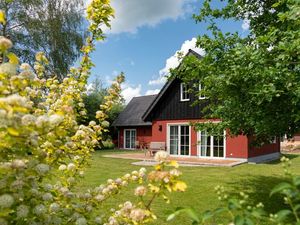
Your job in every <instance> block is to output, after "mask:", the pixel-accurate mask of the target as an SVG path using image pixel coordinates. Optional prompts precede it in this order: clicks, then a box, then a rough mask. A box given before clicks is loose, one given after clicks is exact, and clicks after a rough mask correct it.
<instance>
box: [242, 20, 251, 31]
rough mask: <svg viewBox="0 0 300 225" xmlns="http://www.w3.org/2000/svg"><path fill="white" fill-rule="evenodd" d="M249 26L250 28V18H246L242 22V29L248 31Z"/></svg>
mask: <svg viewBox="0 0 300 225" xmlns="http://www.w3.org/2000/svg"><path fill="white" fill-rule="evenodd" d="M249 28H250V20H248V19H244V20H243V24H242V29H243V30H245V31H246V30H249Z"/></svg>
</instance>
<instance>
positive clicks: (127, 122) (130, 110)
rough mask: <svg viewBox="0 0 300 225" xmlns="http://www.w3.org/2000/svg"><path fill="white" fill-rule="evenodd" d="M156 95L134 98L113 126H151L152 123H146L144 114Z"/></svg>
mask: <svg viewBox="0 0 300 225" xmlns="http://www.w3.org/2000/svg"><path fill="white" fill-rule="evenodd" d="M155 97H156V95H146V96H140V97H134V98H132V100H131V101H130V102H129V103H128V105H127V106H126V107H125V109H124V110H123V111H122V112H121V113H120V114H119V116H118V118H117V119H116V120H115V121H114V122H113V124H112V125H113V126H116V127H123V126H151V124H152V123H151V122H144V120H143V119H142V116H143V114H144V113H145V112H146V110H147V109H148V108H149V106H150V105H151V103H152V102H153V100H154V99H155Z"/></svg>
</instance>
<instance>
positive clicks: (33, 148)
mask: <svg viewBox="0 0 300 225" xmlns="http://www.w3.org/2000/svg"><path fill="white" fill-rule="evenodd" d="M112 15H113V10H112V8H111V7H110V5H109V1H108V0H93V1H91V3H90V5H89V6H88V10H87V18H88V19H89V21H90V27H89V31H90V32H91V36H90V37H88V38H87V40H86V45H85V46H84V47H83V48H82V52H83V57H82V61H81V63H80V66H79V68H71V70H70V74H69V75H68V77H67V78H65V79H64V80H63V81H62V82H61V83H60V82H59V81H58V80H57V79H56V78H55V77H54V78H50V79H47V80H45V79H43V77H45V76H44V74H45V73H48V71H47V70H46V67H47V64H48V60H47V59H46V58H45V56H44V54H43V53H38V54H37V55H36V63H35V65H34V67H33V68H32V67H31V66H30V65H28V64H20V63H19V60H18V57H17V56H16V55H14V54H13V53H11V52H10V51H9V50H10V48H11V47H12V45H13V43H12V42H11V41H10V40H9V39H7V38H5V37H0V55H1V57H2V62H1V64H0V225H7V224H31V225H42V224H76V225H85V224H145V223H147V222H150V221H152V220H154V219H155V218H156V217H155V215H154V214H153V213H152V211H151V205H152V203H153V200H154V199H155V198H157V197H163V198H164V199H166V200H167V199H168V197H167V192H172V191H184V190H185V188H186V185H185V183H184V182H182V181H180V180H179V176H180V172H179V171H178V170H177V167H178V166H177V164H176V163H175V162H167V161H166V158H163V157H160V160H159V164H158V165H157V166H156V167H155V170H154V171H152V172H150V173H149V174H148V175H147V174H146V170H145V169H140V170H139V171H133V172H132V173H129V174H126V175H124V176H123V177H120V178H117V179H114V180H112V179H110V180H108V181H107V183H106V184H103V185H100V186H98V187H96V188H95V189H89V190H81V191H78V188H76V184H77V183H78V182H77V181H78V179H80V178H81V177H82V176H84V170H85V167H86V166H87V164H88V160H89V158H90V157H91V153H92V152H93V148H94V146H95V145H96V144H97V142H98V141H99V140H101V137H102V136H103V134H104V133H105V132H106V131H107V127H108V126H109V124H108V122H107V121H106V119H107V113H108V112H109V110H110V109H111V107H112V106H113V105H114V104H115V103H116V102H118V101H119V100H120V91H121V88H120V85H121V83H122V82H123V80H124V76H123V74H121V75H120V76H118V77H117V78H116V80H115V82H114V83H113V84H112V86H111V88H110V89H109V90H108V96H106V97H105V102H104V104H103V105H101V106H100V110H99V111H98V112H97V115H96V118H97V119H98V120H99V121H97V122H96V121H91V122H90V123H89V125H88V126H84V125H81V124H78V118H79V117H80V116H84V115H85V113H86V112H85V110H84V104H83V102H82V94H83V93H85V87H86V83H87V78H88V76H89V74H90V69H91V67H92V65H93V64H92V62H91V60H90V57H89V55H90V53H91V51H92V50H93V49H94V41H95V40H96V39H103V38H104V36H103V33H102V30H101V27H102V26H103V25H107V26H109V20H110V17H111V16H112ZM0 23H2V25H4V24H5V15H4V14H3V13H2V12H0ZM160 155H161V154H160ZM129 183H136V184H137V185H138V187H137V188H136V190H134V191H133V194H135V195H136V196H138V197H137V202H136V203H131V202H125V203H124V204H122V205H120V207H119V209H118V210H116V211H114V212H111V211H109V212H105V211H103V209H102V208H101V205H102V204H103V202H105V201H106V200H107V199H109V198H110V197H111V196H114V195H117V194H118V193H120V191H121V190H122V189H123V188H125V187H127V185H128V184H129ZM146 195H147V198H145V199H149V196H150V200H148V202H147V201H146V200H144V197H145V196H146Z"/></svg>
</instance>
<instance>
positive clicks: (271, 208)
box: [229, 175, 287, 213]
mask: <svg viewBox="0 0 300 225" xmlns="http://www.w3.org/2000/svg"><path fill="white" fill-rule="evenodd" d="M286 181H287V179H286V178H284V176H282V177H275V176H263V175H259V176H251V175H250V176H249V175H248V176H247V177H245V178H241V179H240V180H238V181H237V182H234V183H233V182H230V183H229V184H230V186H231V187H232V188H233V191H231V192H229V195H230V196H237V195H238V194H239V193H240V192H241V191H242V192H244V193H247V194H248V195H249V204H251V205H256V204H258V203H260V202H262V203H263V204H264V206H265V210H266V212H267V213H275V212H278V211H279V210H281V209H284V208H287V206H286V205H285V204H284V202H283V197H282V196H281V195H279V194H276V195H273V196H270V192H271V191H272V189H273V188H274V187H275V186H276V185H277V184H279V183H281V182H286Z"/></svg>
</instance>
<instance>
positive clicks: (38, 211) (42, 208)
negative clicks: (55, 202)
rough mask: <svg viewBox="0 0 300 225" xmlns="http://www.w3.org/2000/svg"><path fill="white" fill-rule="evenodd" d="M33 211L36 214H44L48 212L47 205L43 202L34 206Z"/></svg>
mask: <svg viewBox="0 0 300 225" xmlns="http://www.w3.org/2000/svg"><path fill="white" fill-rule="evenodd" d="M33 212H34V213H35V214H36V215H38V216H39V215H43V214H44V213H45V212H46V207H45V206H44V205H43V204H40V205H37V206H35V207H34V209H33Z"/></svg>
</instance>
